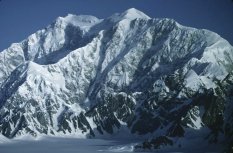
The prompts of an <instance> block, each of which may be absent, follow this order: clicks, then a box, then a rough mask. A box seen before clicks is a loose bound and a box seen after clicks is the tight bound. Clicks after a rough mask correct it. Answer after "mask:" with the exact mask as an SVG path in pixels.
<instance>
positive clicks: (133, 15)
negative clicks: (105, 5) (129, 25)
mask: <svg viewBox="0 0 233 153" xmlns="http://www.w3.org/2000/svg"><path fill="white" fill-rule="evenodd" d="M137 18H139V19H150V17H149V16H147V15H146V14H145V13H143V12H141V11H139V10H137V9H135V8H130V9H128V10H126V11H124V12H123V13H116V14H114V15H112V16H111V17H110V19H111V20H112V21H114V22H119V21H121V20H124V19H129V20H134V19H137Z"/></svg>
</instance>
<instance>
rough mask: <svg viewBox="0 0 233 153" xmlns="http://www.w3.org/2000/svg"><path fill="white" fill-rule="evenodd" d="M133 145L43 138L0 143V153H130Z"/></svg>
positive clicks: (103, 141)
mask: <svg viewBox="0 0 233 153" xmlns="http://www.w3.org/2000/svg"><path fill="white" fill-rule="evenodd" d="M132 151H133V144H132V143H127V141H114V140H101V139H76V138H43V139H40V140H22V139H18V140H11V141H10V142H4V143H0V153H97V152H98V153H107V152H132Z"/></svg>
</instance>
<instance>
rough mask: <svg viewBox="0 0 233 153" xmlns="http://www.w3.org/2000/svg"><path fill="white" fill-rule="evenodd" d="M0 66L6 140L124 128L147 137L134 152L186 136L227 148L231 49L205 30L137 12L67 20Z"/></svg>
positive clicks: (0, 120) (232, 109)
mask: <svg viewBox="0 0 233 153" xmlns="http://www.w3.org/2000/svg"><path fill="white" fill-rule="evenodd" d="M0 59H1V60H0V133H1V134H2V135H4V136H6V137H8V138H14V137H17V136H21V135H28V134H29V135H32V136H38V135H77V136H80V137H86V136H87V137H98V136H101V135H108V134H116V133H121V129H128V134H129V135H144V136H147V137H148V138H149V139H150V140H149V141H147V142H144V143H143V144H142V145H138V146H136V147H135V149H146V148H152V147H153V148H155V149H157V148H160V147H161V146H162V145H163V146H164V145H172V144H176V143H177V142H178V141H177V139H179V140H183V139H186V138H187V139H189V138H190V139H192V137H195V136H196V137H200V139H203V140H204V141H206V142H210V143H218V142H230V143H233V140H232V138H233V124H232V123H233V117H232V116H233V100H232V99H233V94H232V93H233V73H232V70H233V47H232V46H231V45H230V44H229V43H228V42H227V41H226V40H224V39H223V38H221V37H220V36H219V35H217V34H216V33H214V32H211V31H208V30H203V29H202V30H200V29H195V28H190V27H185V26H182V25H180V24H178V23H177V22H176V21H174V20H172V19H152V18H150V17H148V16H147V15H145V14H144V13H142V12H140V11H138V10H136V9H129V10H127V11H125V12H123V13H120V14H119V13H118V14H114V15H112V16H110V17H109V18H106V19H98V18H96V17H93V16H86V15H80V16H76V15H71V14H69V15H68V16H66V17H59V18H57V19H56V20H55V21H54V22H53V23H52V24H51V25H49V26H48V27H46V28H45V29H42V30H40V31H38V32H36V33H35V34H32V35H31V36H29V37H28V38H27V39H25V40H23V41H22V42H20V43H14V44H12V45H11V46H10V47H9V48H8V49H6V50H3V51H2V52H0ZM230 143H229V145H231V144H230ZM178 144H179V145H183V144H182V142H181V141H180V142H179V143H178Z"/></svg>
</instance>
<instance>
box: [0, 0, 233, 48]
mask: <svg viewBox="0 0 233 153" xmlns="http://www.w3.org/2000/svg"><path fill="white" fill-rule="evenodd" d="M132 7H134V8H136V9H139V10H141V11H143V12H144V13H146V14H147V15H149V16H150V17H154V18H162V17H167V18H173V19H175V20H176V21H178V22H179V23H180V24H182V25H186V26H191V27H196V28H204V29H209V30H212V31H214V32H217V33H218V34H220V35H221V36H222V37H223V38H225V39H227V40H228V41H229V42H230V43H231V44H233V2H232V1H231V0H1V2H0V51H1V50H3V49H5V48H8V47H9V46H10V44H11V43H14V42H20V41H22V40H23V39H25V38H26V37H27V36H29V35H30V34H32V33H34V32H36V31H37V30H39V29H42V28H44V27H46V26H47V25H49V24H50V23H51V22H52V21H53V20H55V19H56V18H57V17H58V16H66V15H67V14H68V13H72V14H88V15H94V16H96V17H98V18H106V17H108V16H110V15H112V14H113V13H116V12H123V11H124V10H126V9H128V8H132Z"/></svg>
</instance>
